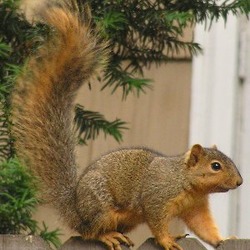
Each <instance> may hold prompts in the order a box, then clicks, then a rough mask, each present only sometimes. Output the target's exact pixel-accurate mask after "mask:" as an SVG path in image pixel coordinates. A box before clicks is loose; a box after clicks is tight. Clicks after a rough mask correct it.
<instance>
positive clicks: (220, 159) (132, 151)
mask: <svg viewBox="0 0 250 250" xmlns="http://www.w3.org/2000/svg"><path fill="white" fill-rule="evenodd" d="M71 2H74V1H73V0H72V1H71ZM41 16H42V20H43V21H44V22H46V23H47V24H48V25H49V26H51V27H52V28H53V30H54V33H53V35H51V36H50V37H49V38H48V41H46V42H45V43H44V45H43V46H41V47H40V48H39V49H38V51H37V53H36V54H35V55H32V56H31V58H30V59H29V61H28V62H27V64H26V67H25V70H24V71H23V72H22V74H21V75H20V76H19V77H18V79H17V80H16V85H15V87H14V90H13V93H12V97H11V102H12V107H13V110H12V116H13V122H14V126H13V135H14V137H15V139H16V141H15V143H16V149H17V154H18V155H19V157H21V158H22V159H23V160H24V161H25V163H26V165H27V166H28V167H29V168H30V169H31V170H32V172H33V173H34V175H35V176H37V178H38V180H39V183H40V185H41V189H42V190H43V193H45V198H46V200H47V201H48V202H50V203H51V204H52V205H53V206H54V207H55V208H56V209H57V211H58V213H59V215H60V217H61V218H62V219H63V221H64V223H65V224H67V225H68V226H69V227H70V228H71V229H73V230H75V231H76V232H78V233H79V234H80V235H81V236H82V238H83V239H96V240H99V241H101V242H103V243H105V244H106V246H107V247H108V249H110V250H121V244H127V245H128V246H132V245H133V243H132V241H131V240H130V239H129V238H128V237H127V236H125V233H127V232H129V231H131V230H132V229H133V228H134V227H136V226H137V225H138V224H140V223H146V224H148V226H149V228H150V229H151V231H152V234H153V235H154V237H155V239H156V241H157V242H158V244H160V245H161V246H162V247H163V248H164V249H165V250H173V249H178V250H181V249H182V248H181V247H180V246H179V245H178V244H177V243H176V239H177V238H176V237H174V236H172V235H170V234H169V232H168V224H169V221H170V220H171V219H172V218H174V217H177V218H180V219H182V220H183V221H184V222H185V223H186V225H187V227H188V228H189V229H190V230H192V231H193V232H194V233H195V234H196V235H197V236H198V237H199V238H201V239H202V240H204V241H205V242H207V243H209V244H211V245H212V246H217V245H219V244H220V243H221V242H222V241H223V240H224V239H223V238H222V237H221V236H220V234H219V232H218V229H217V226H216V224H215V222H214V219H213V217H212V215H211V213H210V209H209V200H208V197H209V194H211V193H216V192H226V191H229V190H230V189H235V188H237V187H238V186H240V185H241V184H242V181H243V180H242V177H241V175H240V173H239V171H238V170H237V168H236V166H235V164H234V163H233V161H232V160H231V159H230V158H229V157H227V156H226V155H225V154H223V153H222V152H221V151H219V150H218V149H217V148H216V147H211V148H206V147H202V146H201V145H199V144H195V145H193V146H192V147H191V148H190V149H189V150H188V151H187V152H185V153H183V154H180V155H177V156H166V155H164V154H162V153H159V152H156V151H154V150H151V149H147V148H143V147H142V148H140V147H138V148H124V149H118V150H117V151H112V152H110V153H107V154H106V155H103V156H101V157H100V158H99V159H98V160H96V161H94V162H93V163H92V164H91V165H89V166H88V167H87V168H86V169H85V170H84V171H83V173H82V174H81V175H77V164H76V160H75V153H74V149H75V144H76V139H75V136H74V130H73V125H72V107H73V102H74V97H75V95H76V93H77V90H78V89H79V88H80V87H81V86H82V84H84V83H85V82H86V81H87V80H88V79H89V77H90V76H91V75H93V74H95V72H96V70H97V68H98V67H99V66H100V64H102V63H101V62H104V61H105V59H104V58H106V54H107V47H108V45H107V43H106V42H103V41H101V39H100V38H99V37H98V35H97V32H95V31H94V30H93V28H92V27H91V25H90V23H89V22H86V21H84V20H83V18H82V17H81V13H80V12H79V11H78V10H77V9H74V8H72V7H71V6H69V5H67V4H63V5H59V4H57V5H56V6H53V5H52V6H50V7H48V8H46V9H44V10H43V11H42V13H41Z"/></svg>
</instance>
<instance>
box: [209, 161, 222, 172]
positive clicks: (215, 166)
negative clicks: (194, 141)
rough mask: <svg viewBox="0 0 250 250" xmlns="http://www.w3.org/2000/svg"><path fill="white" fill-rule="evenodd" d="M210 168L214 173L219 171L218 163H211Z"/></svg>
mask: <svg viewBox="0 0 250 250" xmlns="http://www.w3.org/2000/svg"><path fill="white" fill-rule="evenodd" d="M211 167H212V169H213V170H214V171H219V170H220V169H221V165H220V163H219V162H213V163H212V164H211Z"/></svg>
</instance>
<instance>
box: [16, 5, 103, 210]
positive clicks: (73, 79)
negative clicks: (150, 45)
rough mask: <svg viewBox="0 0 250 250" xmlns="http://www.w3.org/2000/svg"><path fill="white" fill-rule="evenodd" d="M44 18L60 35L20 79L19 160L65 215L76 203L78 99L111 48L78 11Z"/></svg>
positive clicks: (56, 10)
mask: <svg viewBox="0 0 250 250" xmlns="http://www.w3.org/2000/svg"><path fill="white" fill-rule="evenodd" d="M42 18H43V20H44V21H45V22H46V23H47V24H48V25H49V26H51V27H53V28H54V33H53V35H52V36H51V37H50V38H49V39H48V41H47V42H46V43H45V44H44V45H43V46H42V47H41V48H40V49H39V50H38V53H37V54H36V55H35V56H33V57H32V58H31V59H30V60H29V61H28V63H27V65H26V68H25V70H24V72H23V74H22V75H21V76H20V77H19V79H18V80H17V83H16V86H15V89H14V91H13V95H12V104H13V121H14V128H13V134H14V137H15V138H16V148H17V152H18V154H19V156H21V157H22V159H24V160H25V161H26V164H27V165H28V166H29V167H30V169H32V171H33V172H34V174H35V175H37V176H38V178H39V179H40V180H41V183H42V185H43V186H44V189H43V192H46V193H45V194H46V197H47V199H49V200H50V201H52V202H54V204H55V206H56V207H58V208H59V210H61V209H63V207H67V205H66V204H65V203H71V201H72V200H70V199H72V197H73V196H72V194H73V193H74V190H75V186H76V181H77V178H76V162H75V154H74V148H75V138H74V136H73V132H72V104H73V101H74V96H75V94H76V91H77V90H78V89H79V87H80V86H81V85H82V84H83V83H84V82H86V80H87V79H88V78H89V77H90V76H91V75H92V74H93V73H94V71H95V70H96V68H97V66H98V65H100V62H102V61H103V58H104V57H105V55H104V54H105V49H104V47H106V46H105V44H102V43H100V42H99V41H98V38H97V36H96V34H94V32H93V31H92V30H91V28H90V27H89V25H88V24H86V23H84V22H83V21H82V18H80V14H79V13H78V12H77V11H76V10H73V9H72V8H71V10H70V9H69V8H68V7H65V6H56V7H50V8H48V9H46V10H45V11H44V12H43V13H42ZM61 206H63V207H61ZM69 208H70V207H69V206H68V207H67V209H69Z"/></svg>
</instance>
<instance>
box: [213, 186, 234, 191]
mask: <svg viewBox="0 0 250 250" xmlns="http://www.w3.org/2000/svg"><path fill="white" fill-rule="evenodd" d="M230 189H233V188H229V187H219V186H217V187H216V188H215V189H214V192H215V193H226V192H228V191H229V190H230Z"/></svg>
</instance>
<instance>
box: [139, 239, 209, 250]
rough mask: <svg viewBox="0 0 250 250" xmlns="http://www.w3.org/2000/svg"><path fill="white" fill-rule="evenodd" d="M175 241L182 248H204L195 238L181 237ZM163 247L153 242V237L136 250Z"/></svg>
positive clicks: (152, 249)
mask: <svg viewBox="0 0 250 250" xmlns="http://www.w3.org/2000/svg"><path fill="white" fill-rule="evenodd" d="M177 243H178V244H179V245H180V246H181V247H182V248H183V249H184V250H194V249H195V250H206V248H205V247H204V246H203V245H202V244H201V243H200V242H199V241H198V240H196V239H193V238H183V239H180V240H178V241H177ZM162 249H163V248H162V247H161V246H159V245H157V244H156V243H155V240H154V238H149V239H147V240H146V241H145V242H144V243H143V244H142V245H141V246H140V247H139V248H138V250H162Z"/></svg>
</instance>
